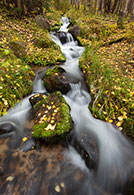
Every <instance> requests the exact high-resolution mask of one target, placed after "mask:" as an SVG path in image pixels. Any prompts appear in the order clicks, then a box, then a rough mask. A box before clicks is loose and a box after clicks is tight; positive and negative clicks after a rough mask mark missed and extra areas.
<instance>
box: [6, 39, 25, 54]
mask: <svg viewBox="0 0 134 195" xmlns="http://www.w3.org/2000/svg"><path fill="white" fill-rule="evenodd" d="M9 45H10V48H11V49H12V51H13V53H14V55H15V56H16V57H18V58H23V57H25V56H26V55H27V53H26V48H25V46H24V45H23V44H22V42H20V41H18V42H14V41H12V42H10V43H9Z"/></svg>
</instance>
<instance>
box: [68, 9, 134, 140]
mask: <svg viewBox="0 0 134 195" xmlns="http://www.w3.org/2000/svg"><path fill="white" fill-rule="evenodd" d="M67 15H68V17H70V19H71V21H72V23H73V24H74V25H79V26H80V28H81V36H80V37H79V40H80V42H81V43H82V44H83V45H84V46H85V52H84V53H83V55H82V58H81V59H80V68H81V69H82V71H83V73H84V75H85V78H86V82H87V85H88V87H89V89H90V93H91V96H92V102H91V103H90V105H89V108H90V110H91V112H92V114H93V115H94V117H96V118H99V119H101V120H105V121H108V122H110V123H113V124H114V125H116V126H118V127H119V129H120V130H121V131H123V132H124V133H125V134H127V135H128V136H130V138H132V139H134V21H131V20H130V19H129V18H126V19H123V24H122V25H121V26H120V25H117V20H118V17H117V16H113V15H108V16H102V15H99V14H98V15H93V14H89V13H88V12H84V11H83V10H82V9H80V10H74V9H72V10H70V11H69V12H68V14H67Z"/></svg>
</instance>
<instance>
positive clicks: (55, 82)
mask: <svg viewBox="0 0 134 195" xmlns="http://www.w3.org/2000/svg"><path fill="white" fill-rule="evenodd" d="M44 86H45V88H46V89H47V91H48V92H50V93H51V92H55V91H60V92H61V93H63V94H66V93H67V92H68V91H69V90H70V89H71V86H70V84H69V81H68V80H67V78H66V77H65V70H64V69H63V68H61V67H58V66H56V67H55V68H53V69H48V70H47V71H46V73H45V76H44Z"/></svg>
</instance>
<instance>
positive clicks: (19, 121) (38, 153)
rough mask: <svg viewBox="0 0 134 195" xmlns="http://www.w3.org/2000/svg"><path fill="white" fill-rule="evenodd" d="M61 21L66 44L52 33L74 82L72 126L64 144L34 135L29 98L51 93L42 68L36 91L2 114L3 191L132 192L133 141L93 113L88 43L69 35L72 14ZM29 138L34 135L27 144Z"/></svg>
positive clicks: (115, 194)
mask: <svg viewBox="0 0 134 195" xmlns="http://www.w3.org/2000/svg"><path fill="white" fill-rule="evenodd" d="M62 21H63V25H62V26H61V28H60V33H59V34H60V36H61V38H64V40H65V42H64V43H62V42H61V41H60V38H59V36H57V34H56V33H51V37H52V39H53V41H54V42H55V43H56V44H58V45H59V46H60V48H61V51H62V53H63V55H64V56H65V57H66V62H65V63H63V64H62V65H61V67H63V68H64V69H65V70H66V75H67V78H68V80H69V81H70V84H71V90H70V91H69V92H68V93H67V94H66V95H64V98H65V100H66V101H67V103H68V104H69V106H70V107H71V116H72V119H73V122H74V126H73V130H72V131H71V133H70V135H69V136H68V137H67V140H66V143H65V144H64V146H63V144H60V143H59V144H57V146H55V145H54V146H45V145H41V144H40V143H35V141H34V140H33V139H32V137H30V133H29V132H30V129H31V128H32V125H33V121H31V120H30V110H31V105H30V102H29V98H30V97H31V96H32V95H34V94H36V93H47V91H46V89H45V88H44V86H43V82H42V78H43V76H44V71H45V70H44V69H43V70H39V71H37V73H36V77H35V80H34V86H33V93H32V94H31V95H30V96H29V97H26V98H25V99H24V100H23V101H22V102H21V103H19V104H18V105H17V106H15V107H14V108H13V109H11V110H9V112H8V113H7V115H5V116H3V117H1V118H0V128H2V129H5V130H6V133H4V134H0V145H1V150H0V175H1V179H0V194H2V195H8V194H9V195H10V194H11V195H12V194H14V195H18V194H21V195H25V194H26V195H36V194H41V195H47V194H48V195H57V194H59V195H75V194H77V195H129V194H130V185H131V179H132V176H133V175H134V145H133V143H131V142H130V141H129V140H128V138H127V137H125V136H124V135H123V134H122V133H121V132H120V131H119V129H118V128H117V127H115V126H114V125H112V124H110V123H108V122H103V121H101V120H98V119H95V118H94V117H93V116H92V114H91V112H90V110H89V109H88V105H89V103H90V101H91V97H90V94H89V91H88V89H87V86H86V84H85V81H84V79H83V75H82V72H81V71H80V69H79V58H80V56H81V55H82V53H83V51H84V47H82V46H78V43H77V41H76V40H74V38H73V37H72V35H71V34H70V33H68V29H67V27H68V26H69V24H70V22H69V20H68V18H66V17H62ZM29 121H30V122H29ZM24 136H29V140H28V141H27V142H26V144H24V143H22V137H24ZM31 147H33V148H36V149H35V150H29V149H31Z"/></svg>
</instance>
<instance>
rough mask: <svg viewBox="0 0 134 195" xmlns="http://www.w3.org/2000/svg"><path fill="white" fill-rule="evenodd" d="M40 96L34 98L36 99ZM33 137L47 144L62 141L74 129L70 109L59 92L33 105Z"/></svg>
mask: <svg viewBox="0 0 134 195" xmlns="http://www.w3.org/2000/svg"><path fill="white" fill-rule="evenodd" d="M37 95H38V94H36V95H35V96H33V99H34V97H35V98H36V97H37ZM33 115H34V121H35V125H34V126H33V133H32V135H33V137H34V138H36V139H42V140H44V141H45V142H46V143H54V142H56V141H57V140H59V139H62V138H63V137H65V135H67V133H69V131H70V130H71V129H72V118H71V115H70V107H69V106H68V104H67V102H66V101H65V99H64V97H63V96H62V94H61V93H60V92H59V91H58V92H55V93H52V94H51V95H49V96H48V97H43V98H42V100H41V101H38V102H37V103H36V104H35V105H33Z"/></svg>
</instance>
